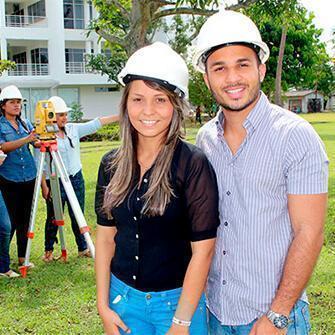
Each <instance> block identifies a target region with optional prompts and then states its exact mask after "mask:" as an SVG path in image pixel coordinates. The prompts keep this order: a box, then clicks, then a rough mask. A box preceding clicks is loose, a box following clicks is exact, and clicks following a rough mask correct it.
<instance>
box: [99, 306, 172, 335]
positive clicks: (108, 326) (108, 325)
mask: <svg viewBox="0 0 335 335" xmlns="http://www.w3.org/2000/svg"><path fill="white" fill-rule="evenodd" d="M99 314H100V317H101V320H102V322H103V325H104V331H105V335H120V332H119V328H121V329H122V330H123V331H125V332H126V333H127V334H130V333H131V332H130V329H129V328H128V327H127V326H126V325H125V324H124V323H123V321H122V320H121V318H120V317H119V316H118V314H116V313H115V312H114V311H112V310H111V309H110V308H106V309H104V310H103V311H100V312H99ZM176 334H177V333H176Z"/></svg>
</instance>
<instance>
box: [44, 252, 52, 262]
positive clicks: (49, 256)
mask: <svg viewBox="0 0 335 335" xmlns="http://www.w3.org/2000/svg"><path fill="white" fill-rule="evenodd" d="M53 260H54V256H53V254H52V250H48V251H46V252H45V253H44V255H43V256H42V261H43V262H46V263H49V262H52V261H53Z"/></svg>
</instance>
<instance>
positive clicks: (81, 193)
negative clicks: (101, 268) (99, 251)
mask: <svg viewBox="0 0 335 335" xmlns="http://www.w3.org/2000/svg"><path fill="white" fill-rule="evenodd" d="M70 181H71V184H72V187H73V190H74V193H75V194H76V197H77V199H78V202H79V205H80V208H81V210H82V212H83V213H84V208H85V182H84V178H83V174H82V172H81V171H79V172H78V173H77V174H75V175H74V176H70ZM47 182H48V186H49V187H50V183H49V181H47ZM59 184H60V193H61V198H62V206H63V210H64V207H65V203H67V207H68V210H69V216H70V219H71V227H72V231H73V234H74V236H75V238H76V243H77V246H78V251H83V250H85V249H87V244H86V241H85V238H84V236H83V235H82V234H81V233H80V230H79V226H78V224H77V221H76V218H75V216H74V213H73V211H72V208H71V205H70V201H69V199H68V197H67V195H66V193H65V190H64V187H63V185H62V183H61V181H60V182H59ZM46 205H47V219H46V221H45V243H44V247H45V251H50V250H53V249H54V243H55V242H57V231H58V226H56V225H54V224H53V220H54V218H55V214H54V211H53V205H52V199H48V200H47V201H46Z"/></svg>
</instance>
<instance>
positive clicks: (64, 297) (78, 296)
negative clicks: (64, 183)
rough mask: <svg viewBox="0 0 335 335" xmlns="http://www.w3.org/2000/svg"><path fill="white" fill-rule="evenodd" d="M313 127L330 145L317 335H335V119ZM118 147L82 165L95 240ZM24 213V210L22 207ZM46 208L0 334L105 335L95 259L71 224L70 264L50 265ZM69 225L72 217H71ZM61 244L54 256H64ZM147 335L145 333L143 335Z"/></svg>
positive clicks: (6, 299)
mask: <svg viewBox="0 0 335 335" xmlns="http://www.w3.org/2000/svg"><path fill="white" fill-rule="evenodd" d="M305 118H306V119H307V120H308V121H309V122H311V123H312V125H313V126H314V127H315V129H316V131H317V132H318V133H319V134H320V136H321V137H322V139H323V141H324V142H325V145H326V149H327V152H328V155H329V158H330V162H331V163H330V182H329V209H328V216H327V224H326V240H325V243H324V248H323V250H322V254H321V257H320V260H319V263H318V266H317V268H316V270H315V273H314V276H313V278H312V280H311V282H310V284H309V288H308V293H309V298H310V302H311V314H312V334H318V335H319V334H320V335H321V334H322V335H334V334H335V227H334V217H335V187H334V186H335V185H334V184H335V173H334V159H335V114H334V113H324V114H311V115H307V116H305ZM196 132H197V129H188V131H187V138H188V140H190V141H191V142H194V140H195V135H196ZM117 145H118V143H116V142H91V143H83V144H82V162H83V166H84V176H85V181H86V210H85V216H86V219H87V222H88V223H89V225H90V226H91V228H92V237H93V239H94V238H95V234H94V232H95V214H94V208H93V203H94V193H95V182H96V175H97V169H98V165H99V162H100V158H101V156H102V155H103V154H104V153H105V152H106V151H108V150H110V149H111V148H113V147H115V146H117ZM18 210H19V208H18ZM44 221H45V207H44V203H43V201H40V205H39V209H38V214H37V220H36V225H35V227H36V229H35V239H34V240H33V246H32V253H31V260H32V261H33V262H34V263H35V265H36V268H34V269H32V270H31V271H30V272H29V273H28V277H27V278H26V279H22V278H19V279H16V280H6V279H0V334H1V335H2V334H81V335H85V334H102V333H103V329H102V327H101V325H100V321H99V318H98V315H97V312H96V308H95V284H94V269H93V260H92V259H78V258H77V251H76V246H75V242H74V237H73V234H72V231H71V228H70V225H69V224H67V225H66V228H65V229H66V241H67V244H68V253H69V262H68V263H67V264H62V263H58V262H53V263H52V264H45V263H43V262H42V261H41V256H42V254H43V251H44V247H43V242H44ZM66 222H68V215H67V214H66ZM59 249H60V247H59V245H56V249H55V253H56V254H59V253H60V250H59ZM11 255H12V260H13V262H12V263H13V264H12V265H13V269H15V268H16V266H17V264H15V262H16V247H15V244H14V241H13V243H12V245H11ZM143 335H145V334H143Z"/></svg>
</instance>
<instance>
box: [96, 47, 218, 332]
mask: <svg viewBox="0 0 335 335" xmlns="http://www.w3.org/2000/svg"><path fill="white" fill-rule="evenodd" d="M119 81H120V83H121V84H122V85H125V89H124V91H123V96H122V101H121V111H120V127H121V135H122V141H121V146H120V148H119V149H117V150H112V151H111V152H109V153H107V154H106V155H105V156H104V157H103V159H102V161H101V165H100V169H99V174H98V181H97V193H96V213H97V223H98V228H97V238H96V259H95V269H96V280H97V307H98V311H99V314H100V316H101V319H102V321H103V324H104V330H105V334H108V335H112V334H113V335H114V334H126V333H127V334H128V333H131V334H133V335H144V334H145V335H154V334H157V335H158V334H160V335H163V334H169V335H177V334H180V335H182V334H191V335H207V315H206V305H205V298H204V295H203V290H204V286H205V283H206V279H207V272H208V269H209V266H210V262H211V258H212V254H213V250H214V243H215V236H216V230H217V226H218V223H219V217H218V207H217V206H218V198H217V196H218V192H217V184H216V177H215V174H214V171H213V169H212V167H211V165H210V164H209V162H208V160H207V159H206V157H205V155H204V154H203V153H202V152H201V151H200V150H199V149H198V148H196V147H195V146H193V145H191V144H189V143H186V142H184V141H182V140H181V135H182V134H181V126H182V121H183V115H187V114H188V113H189V108H188V104H187V102H186V98H187V94H188V89H187V85H188V70H187V66H186V64H185V62H184V60H183V59H182V58H181V57H180V56H179V55H178V54H177V53H175V52H174V51H173V50H172V49H171V48H170V47H169V46H168V45H165V44H163V43H160V42H156V43H154V44H152V45H150V46H147V47H144V48H141V49H139V50H137V51H136V52H135V53H134V54H133V55H132V56H131V57H130V58H129V60H128V61H127V64H126V66H125V67H124V69H123V70H122V71H121V73H120V74H119Z"/></svg>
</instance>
